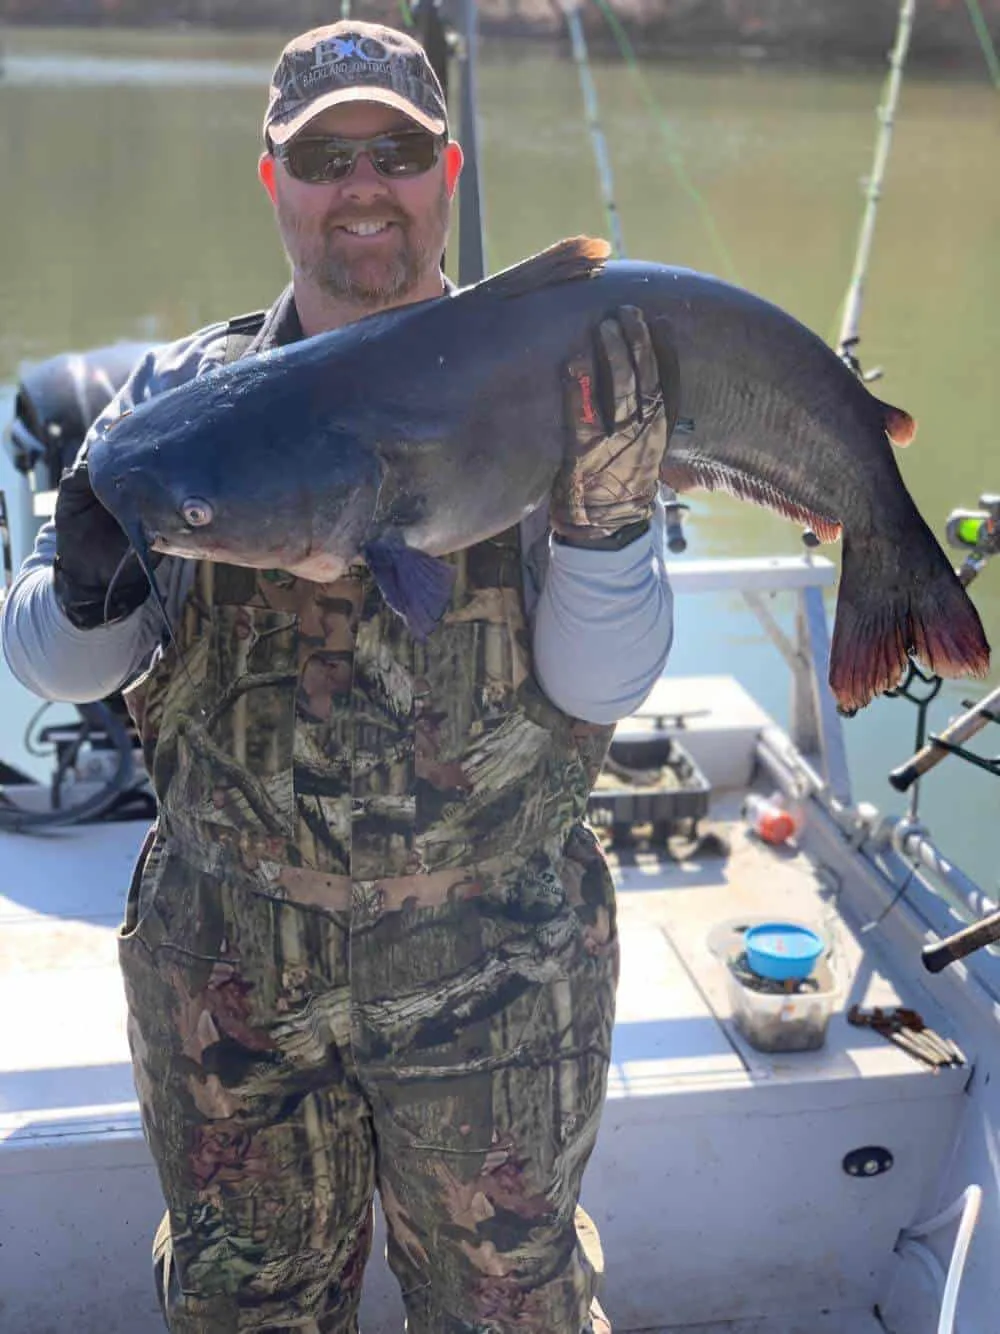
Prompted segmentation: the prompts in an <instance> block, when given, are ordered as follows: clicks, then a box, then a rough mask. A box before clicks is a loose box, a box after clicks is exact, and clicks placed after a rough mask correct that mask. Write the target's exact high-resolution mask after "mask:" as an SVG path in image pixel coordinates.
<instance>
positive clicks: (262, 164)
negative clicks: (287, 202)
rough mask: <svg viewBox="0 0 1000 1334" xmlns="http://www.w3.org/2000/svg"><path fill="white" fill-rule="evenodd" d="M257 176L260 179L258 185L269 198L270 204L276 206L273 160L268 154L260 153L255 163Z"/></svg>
mask: <svg viewBox="0 0 1000 1334" xmlns="http://www.w3.org/2000/svg"><path fill="white" fill-rule="evenodd" d="M257 175H258V176H259V177H260V183H261V185H262V186H263V187H264V189H265V190H266V191H267V193H268V194H269V195H270V196H271V203H272V204H276V203H277V202H278V201H277V197H276V192H275V184H274V158H273V157H272V156H271V154H270V153H261V155H260V161H259V162H258V163H257Z"/></svg>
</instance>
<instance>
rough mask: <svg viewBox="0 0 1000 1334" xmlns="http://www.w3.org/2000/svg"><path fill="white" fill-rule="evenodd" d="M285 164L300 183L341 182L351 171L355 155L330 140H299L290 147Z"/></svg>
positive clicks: (286, 152) (287, 150) (286, 153)
mask: <svg viewBox="0 0 1000 1334" xmlns="http://www.w3.org/2000/svg"><path fill="white" fill-rule="evenodd" d="M285 162H286V164H287V166H288V170H289V171H290V172H291V174H292V175H293V176H294V177H296V178H297V179H298V180H300V181H339V180H341V179H342V178H343V177H344V176H346V175H347V174H348V172H349V171H350V170H351V167H352V165H353V162H354V155H353V153H352V151H351V149H349V148H338V147H335V146H334V145H332V144H331V143H330V141H329V140H328V139H297V140H295V141H294V142H293V143H290V144H289V145H288V148H287V149H286V151H285Z"/></svg>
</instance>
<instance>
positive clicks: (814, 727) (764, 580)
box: [668, 550, 1000, 1000]
mask: <svg viewBox="0 0 1000 1334" xmlns="http://www.w3.org/2000/svg"><path fill="white" fill-rule="evenodd" d="M668 570H669V575H670V581H671V585H672V587H673V589H674V592H675V594H680V595H684V594H695V593H698V594H705V593H737V594H739V595H741V596H742V598H743V600H744V601H745V602H746V604H747V605H748V607H749V608H750V609H751V610H752V611H753V613H754V615H755V616H756V618H757V620H758V622H759V623H760V625H761V627H762V629H763V631H764V633H765V634H766V636H767V638H768V639H770V640H771V642H772V643H773V644H774V645H775V647H776V648H777V649H778V651H779V652H780V654H781V656H782V658H783V659H784V661H785V662H786V664H787V666H788V668H789V672H790V677H791V700H790V708H789V723H788V727H787V729H785V728H782V727H779V726H774V727H771V728H766V729H765V730H764V732H763V733H762V735H761V737H760V738H759V741H758V747H757V754H758V760H759V762H760V764H761V766H762V768H763V769H764V771H765V772H766V773H767V774H768V776H769V778H770V780H771V781H772V782H774V784H775V785H776V787H778V788H779V789H780V790H781V791H782V792H783V793H784V794H785V795H786V796H787V797H788V798H790V799H792V800H795V801H811V802H813V803H814V804H815V805H816V806H817V807H818V808H820V810H821V811H822V812H823V814H824V815H825V817H826V819H827V824H828V826H829V827H832V828H833V829H835V830H836V834H837V837H838V840H839V842H840V843H841V845H842V847H844V848H845V849H847V850H849V851H853V852H856V853H858V854H859V855H860V856H862V857H863V858H864V859H865V861H866V862H867V864H868V866H869V867H870V869H871V871H872V873H873V874H874V875H875V876H876V877H877V878H878V881H879V882H880V886H881V895H882V898H883V899H884V903H885V905H886V910H888V908H889V906H890V905H892V904H894V903H896V902H898V900H899V899H900V898H901V897H903V896H904V895H905V896H906V897H907V899H908V902H909V904H910V907H911V908H913V909H914V910H915V911H916V912H917V913H918V915H919V917H920V919H921V922H922V923H923V924H924V925H925V926H926V928H927V930H928V934H930V933H933V935H934V936H936V937H938V938H940V939H945V938H947V937H949V936H951V935H953V933H954V932H955V931H956V929H957V928H959V927H961V926H964V925H966V924H968V923H969V922H975V921H978V920H981V919H983V918H985V917H988V916H990V915H992V914H994V913H996V912H997V911H998V904H997V903H996V902H995V901H994V900H993V899H992V898H991V897H990V896H989V895H988V894H987V893H986V892H985V891H984V890H983V888H982V887H981V886H980V885H979V884H977V883H976V882H975V881H974V880H973V879H972V878H971V877H970V876H969V875H967V874H966V873H965V872H964V871H963V870H962V869H961V868H960V867H959V866H957V865H956V864H955V863H954V861H952V859H951V858H950V857H949V856H948V855H947V854H946V853H945V852H944V851H943V849H942V848H941V847H940V846H939V844H938V843H937V842H936V841H935V839H934V837H933V835H932V834H931V832H930V830H929V829H928V828H927V826H926V825H925V824H924V823H922V822H921V821H920V820H919V819H918V818H917V817H916V814H915V809H916V808H915V805H914V804H912V803H911V811H910V813H909V814H903V815H895V814H890V813H886V812H883V811H881V810H879V809H878V808H877V807H876V806H874V805H872V804H870V803H867V802H861V803H857V804H855V802H854V801H853V799H852V795H851V785H850V778H849V772H848V767H847V756H846V747H845V742H844V735H843V728H842V722H841V717H840V715H839V714H838V712H837V707H836V703H835V701H834V698H833V695H832V692H831V691H830V687H829V685H828V683H827V679H826V676H827V668H828V662H829V648H830V638H829V632H828V628H827V617H826V608H825V605H824V598H823V591H824V589H826V588H829V587H832V586H833V585H834V584H835V582H836V566H835V565H834V563H833V562H832V561H830V560H829V559H827V558H826V557H824V556H819V555H816V554H813V553H812V552H811V551H810V550H807V551H806V552H804V553H803V554H802V555H797V556H774V557H768V558H764V559H760V558H746V559H736V558H721V559H705V560H684V561H670V562H668ZM782 593H788V594H791V595H792V596H793V597H794V599H795V616H794V629H793V631H792V633H791V634H789V633H788V632H787V631H786V629H785V628H784V626H783V625H782V624H781V623H780V622H779V620H778V618H777V616H776V615H775V613H774V611H773V610H772V607H771V603H772V600H773V595H776V594H782ZM967 962H968V965H969V966H970V967H971V968H972V970H973V972H974V973H975V974H976V975H977V978H978V980H979V981H980V982H981V983H982V984H983V985H984V986H985V987H986V989H987V990H988V991H989V992H990V993H991V995H993V996H994V998H995V999H997V1000H1000V951H998V950H997V949H996V947H991V948H990V949H989V950H981V951H980V952H979V953H978V954H977V955H975V956H972V957H970V958H969V959H968V961H967Z"/></svg>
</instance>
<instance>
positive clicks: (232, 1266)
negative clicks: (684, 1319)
mask: <svg viewBox="0 0 1000 1334" xmlns="http://www.w3.org/2000/svg"><path fill="white" fill-rule="evenodd" d="M455 560H456V564H457V566H458V577H457V582H456V589H455V594H454V598H453V603H452V610H451V612H450V613H449V614H448V616H447V617H446V620H445V623H444V624H443V625H442V626H441V627H440V628H439V629H438V630H437V631H436V632H435V633H434V634H433V635H432V636H431V638H430V639H429V641H428V642H427V643H426V644H423V645H421V644H418V643H416V642H415V641H414V640H413V639H412V638H411V637H410V636H409V635H408V633H407V631H406V630H405V627H404V626H403V624H402V622H401V621H399V620H398V619H397V618H396V617H395V616H394V615H393V614H392V613H391V612H389V611H388V609H387V608H386V607H385V605H384V603H383V602H382V600H381V598H380V597H379V595H378V592H377V590H376V589H375V587H374V585H373V584H372V583H371V581H370V579H369V577H368V575H367V572H366V571H365V570H363V569H361V568H359V569H357V570H352V571H351V572H350V577H347V578H345V579H342V580H340V581H338V582H336V583H332V584H325V585H319V584H312V583H308V582H306V581H304V580H300V579H296V578H294V577H293V576H291V575H288V574H285V573H283V572H281V571H265V572H261V571H254V570H247V569H242V568H236V567H231V566H224V565H210V564H202V565H199V566H198V567H197V575H196V580H195V585H194V588H193V590H192V593H191V595H190V597H189V598H188V601H187V604H186V608H185V612H184V616H183V621H182V624H181V625H180V626H179V627H178V632H177V641H178V646H179V648H180V651H181V652H182V653H183V656H184V659H185V664H186V666H185V667H180V666H179V665H178V662H177V657H176V653H175V650H173V649H170V650H168V651H167V652H166V653H165V655H164V656H163V658H162V660H161V661H159V662H158V663H156V664H155V665H154V667H153V668H152V669H151V670H150V672H149V673H147V675H146V676H145V677H143V678H142V679H141V680H140V681H139V682H137V683H136V684H135V685H134V686H133V687H132V688H131V689H130V690H129V692H128V695H127V698H128V700H129V704H130V708H131V709H132V712H133V717H134V718H135V720H136V723H137V726H138V727H139V730H140V734H141V736H142V739H143V744H144V748H145V752H146V760H147V764H148V767H149V772H150V774H151V776H152V781H153V783H154V786H155V789H156V793H157V797H158V799H159V803H160V817H159V822H158V827H157V829H156V830H155V832H154V835H153V836H152V837H151V839H150V841H149V843H148V845H147V848H146V850H145V855H144V858H143V859H142V861H141V863H140V867H139V869H138V870H137V874H136V877H135V880H134V883H133V886H132V891H131V893H130V895H129V902H128V908H127V914H126V922H125V926H124V928H123V931H122V936H121V945H120V950H121V962H122V969H123V973H124V977H125V985H126V992H127V996H128V1002H129V1012H130V1020H129V1033H130V1041H131V1044H132V1053H133V1061H134V1066H135V1073H136V1084H137V1088H138V1093H139V1100H140V1104H141V1107H142V1113H143V1119H144V1125H145V1129H146V1134H147V1138H148V1140H149V1143H150V1146H151V1149H152V1152H153V1155H154V1158H155V1160H156V1163H157V1166H158V1170H159V1173H160V1180H161V1184H162V1188H163V1191H164V1195H165V1198H166V1200H167V1204H168V1214H167V1217H166V1218H165V1220H164V1224H165V1226H164V1227H163V1228H161V1236H160V1239H159V1244H160V1256H159V1261H160V1270H161V1280H162V1281H163V1285H164V1288H165V1290H166V1296H165V1303H166V1307H167V1310H168V1323H169V1325H170V1328H171V1330H172V1331H173V1334H237V1332H239V1334H242V1332H243V1331H247V1330H259V1331H268V1332H269V1334H277V1331H286V1330H296V1331H311V1332H313V1334H345V1332H347V1331H354V1330H357V1328H358V1325H357V1306H358V1301H359V1298H360V1289H361V1280H362V1272H363V1268H364V1264H365V1260H366V1257H367V1255H368V1251H369V1247H370V1240H371V1218H372V1214H371V1202H372V1196H373V1191H374V1189H375V1188H376V1187H377V1188H378V1190H379V1192H380V1196H381V1200H382V1204H383V1207H384V1212H385V1216H386V1221H387V1225H388V1235H389V1262H390V1264H391V1266H392V1269H393V1271H394V1272H395V1274H396V1275H397V1277H398V1279H399V1281H400V1284H401V1287H402V1291H403V1294H404V1300H405V1305H406V1310H407V1318H408V1329H409V1330H410V1331H411V1334H487V1332H488V1331H496V1332H497V1334H500V1332H501V1331H502V1332H503V1334H507V1331H515V1330H516V1331H531V1334H578V1331H580V1332H586V1334H589V1332H590V1331H591V1330H600V1329H606V1328H607V1326H606V1325H604V1324H603V1322H602V1321H600V1320H598V1319H597V1318H596V1316H595V1317H594V1319H592V1317H591V1314H590V1311H591V1300H592V1297H593V1294H594V1286H595V1275H594V1269H593V1266H592V1265H591V1262H590V1260H589V1258H588V1256H587V1254H586V1253H585V1251H584V1249H583V1247H582V1246H581V1244H580V1242H579V1239H578V1236H577V1231H576V1227H575V1222H574V1218H575V1214H574V1211H575V1208H576V1204H577V1196H578V1192H579V1188H580V1179H581V1176H582V1173H583V1169H584V1167H585V1165H586V1163H587V1160H588V1157H589V1155H590V1152H591V1150H592V1148H593V1145H594V1140H595V1137H596V1134H597V1128H598V1122H599V1118H600V1112H601V1106H602V1102H603V1098H604V1091H605V1083H606V1073H607V1068H608V1060H609V1052H610V1045H611V1028H612V1021H613V1011H614V992H615V983H616V979H617V937H616V932H615V917H614V912H615V909H614V891H613V886H612V881H611V877H610V875H609V872H608V868H607V865H606V863H605V860H604V858H603V855H602V853H601V851H600V848H599V846H598V845H597V844H596V841H595V839H594V837H593V835H592V834H591V833H590V831H589V830H588V829H587V828H586V827H585V826H584V825H583V824H582V823H581V816H582V814H583V812H584V810H585V805H586V801H587V795H588V793H589V790H590V788H591V785H592V783H593V782H594V780H595V778H596V775H597V772H598V769H599V767H600V764H601V762H602V760H603V757H604V754H605V750H606V746H607V743H608V740H609V737H610V729H608V728H602V727H594V726H591V725H588V724H584V723H580V722H575V721H574V720H572V719H570V718H567V717H566V716H565V715H563V714H562V713H560V712H559V710H558V709H556V708H555V707H554V706H553V705H552V704H551V703H550V702H549V701H548V700H547V699H546V698H545V696H544V695H543V694H542V693H541V691H540V689H539V687H538V686H537V684H536V683H535V681H534V679H533V677H532V676H531V675H530V673H529V660H528V635H527V631H526V627H525V623H524V617H523V610H522V597H521V591H520V590H521V566H520V550H519V541H518V533H517V531H516V530H511V531H510V532H508V533H506V534H503V535H502V536H501V537H499V538H496V539H494V540H492V541H489V542H485V543H482V544H481V545H479V546H477V547H474V548H472V549H471V550H470V551H468V552H466V553H464V554H463V555H462V556H460V557H456V558H455ZM594 1310H595V1312H596V1311H599V1308H597V1307H596V1305H595V1308H594Z"/></svg>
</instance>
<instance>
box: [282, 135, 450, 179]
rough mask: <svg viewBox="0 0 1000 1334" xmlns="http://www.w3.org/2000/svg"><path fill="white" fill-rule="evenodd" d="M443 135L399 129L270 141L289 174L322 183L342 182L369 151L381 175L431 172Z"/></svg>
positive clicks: (442, 142) (394, 175) (396, 176)
mask: <svg viewBox="0 0 1000 1334" xmlns="http://www.w3.org/2000/svg"><path fill="white" fill-rule="evenodd" d="M444 144H445V140H444V136H443V135H438V134H430V133H429V132H428V131H427V130H399V131H396V132H393V133H389V134H378V135H376V136H375V137H374V138H373V139H342V138H339V137H338V136H337V135H323V136H322V137H320V136H318V135H317V136H315V137H311V138H306V137H304V136H301V135H300V136H299V137H297V138H295V139H292V140H291V141H290V142H289V143H287V144H271V145H270V148H271V152H272V153H273V154H274V156H275V157H276V158H278V159H279V160H280V161H281V162H283V163H284V164H285V169H286V171H287V172H288V174H289V176H294V177H295V179H296V180H297V181H307V182H308V183H309V184H311V185H319V184H321V183H327V182H330V181H343V180H345V179H346V178H347V177H348V176H350V174H351V172H352V171H353V170H354V164H355V163H356V162H357V160H358V157H359V156H360V154H362V153H367V154H368V157H369V159H370V161H371V164H372V166H373V167H374V168H375V170H376V171H377V172H378V174H379V175H380V176H388V177H391V178H393V179H398V178H399V177H401V176H422V175H423V173H424V172H425V171H430V169H431V167H433V166H434V164H435V162H437V160H438V158H439V157H440V156H441V149H442V148H443V147H444Z"/></svg>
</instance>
